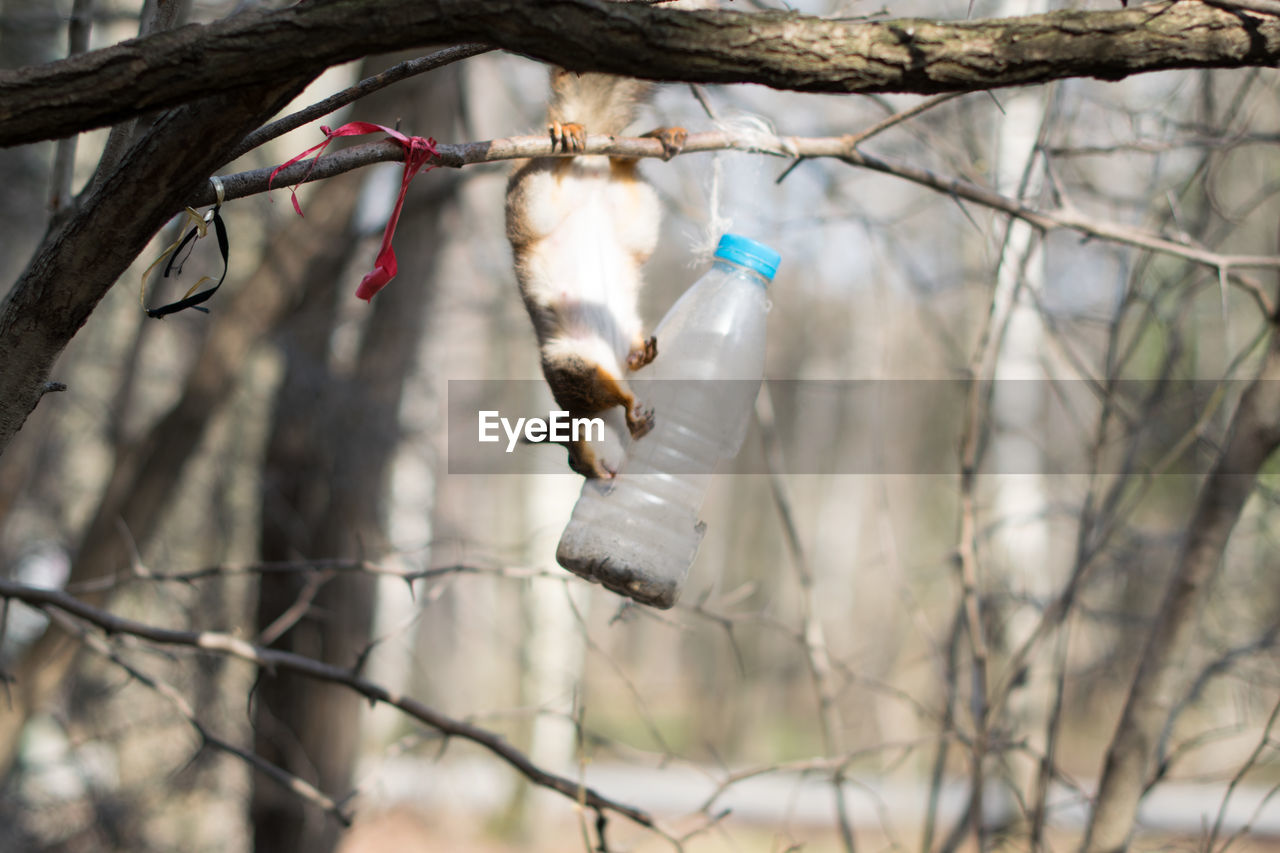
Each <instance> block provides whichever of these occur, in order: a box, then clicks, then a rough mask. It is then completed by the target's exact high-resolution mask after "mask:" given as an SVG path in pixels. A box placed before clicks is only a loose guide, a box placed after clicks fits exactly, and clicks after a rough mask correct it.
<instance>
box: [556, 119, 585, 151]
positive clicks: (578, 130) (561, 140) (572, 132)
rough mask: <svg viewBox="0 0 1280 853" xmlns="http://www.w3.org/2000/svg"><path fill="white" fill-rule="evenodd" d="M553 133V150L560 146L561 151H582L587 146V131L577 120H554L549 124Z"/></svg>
mask: <svg viewBox="0 0 1280 853" xmlns="http://www.w3.org/2000/svg"><path fill="white" fill-rule="evenodd" d="M547 132H548V133H550V134H551V150H552V151H555V150H556V146H557V145H559V146H560V150H561V151H582V150H583V149H585V148H586V147H587V131H586V128H584V127H583V126H582V125H580V124H578V123H577V122H558V121H553V122H551V123H550V124H548V125H547Z"/></svg>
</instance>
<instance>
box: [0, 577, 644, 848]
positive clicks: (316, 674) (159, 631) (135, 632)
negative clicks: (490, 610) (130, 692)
mask: <svg viewBox="0 0 1280 853" xmlns="http://www.w3.org/2000/svg"><path fill="white" fill-rule="evenodd" d="M0 598H6V599H9V598H11V599H14V600H17V601H22V602H24V603H26V604H28V605H30V606H32V607H35V608H37V609H41V610H48V609H54V610H60V611H62V612H63V613H66V614H68V615H70V616H74V617H75V618H77V619H80V620H82V621H84V622H87V623H89V624H92V625H96V626H97V627H99V628H101V629H102V630H103V631H105V632H107V633H108V634H129V635H131V636H134V637H138V638H140V639H143V640H148V641H150V642H153V643H158V644H160V645H167V646H180V647H184V648H192V649H200V650H203V651H206V652H213V653H215V654H222V655H227V656H229V657H235V658H239V659H240V660H244V661H247V662H249V663H252V664H254V665H256V666H259V667H262V668H263V669H265V670H267V671H269V672H271V671H275V670H288V671H290V672H297V673H300V674H302V675H305V676H308V677H310V678H315V679H317V680H319V681H325V682H329V683H331V684H337V685H340V686H343V687H346V688H348V689H350V690H353V691H355V692H356V693H359V694H360V695H362V696H364V697H365V698H367V699H368V700H369V701H370V702H373V703H377V702H383V703H385V704H387V705H391V706H393V707H395V708H398V709H400V710H401V711H403V712H404V713H405V714H408V715H409V716H410V717H413V718H414V719H416V720H418V721H420V722H422V723H425V724H426V725H428V726H430V727H432V728H434V729H436V730H438V731H440V732H442V733H443V734H445V735H448V736H450V737H456V738H461V739H463V740H468V741H471V742H472V743H475V744H478V745H480V746H482V747H484V748H485V749H487V750H489V751H490V752H491V753H493V754H494V755H496V756H497V757H498V758H500V759H502V760H503V761H505V762H507V763H508V764H510V765H511V766H512V767H513V768H515V769H516V770H517V771H518V772H519V773H521V774H522V775H523V776H524V777H525V778H527V779H528V780H529V781H530V782H532V783H534V784H535V785H539V786H541V787H544V788H549V789H550V790H553V791H556V792H558V793H560V794H563V795H564V796H566V797H568V798H569V799H570V800H574V801H575V802H576V801H579V800H581V802H583V803H584V804H586V805H587V806H590V807H591V808H594V809H607V810H609V811H612V812H615V813H617V814H620V815H622V816H624V817H626V818H628V819H629V820H632V821H634V822H635V823H638V824H640V825H641V826H643V827H646V828H648V829H653V830H656V831H661V829H660V828H659V827H658V826H657V825H656V824H655V822H654V819H653V818H652V817H651V816H650V815H649V814H648V813H647V812H645V811H642V810H641V809H638V808H635V807H633V806H628V805H626V804H625V803H620V802H617V801H616V800H611V799H609V798H608V797H605V796H603V795H601V794H599V793H598V792H596V791H595V790H594V789H592V788H583V787H582V786H580V785H579V784H578V783H577V782H576V781H574V780H572V779H568V778H565V777H563V776H558V775H556V774H554V773H551V772H548V771H546V770H543V769H542V768H541V767H538V766H537V765H536V764H534V763H533V762H532V761H530V760H529V758H528V757H527V756H525V755H524V753H522V752H520V751H519V750H517V749H516V748H515V747H513V746H512V745H511V744H510V743H508V742H507V741H506V740H505V739H504V738H503V737H501V736H500V735H497V734H495V733H493V732H490V731H487V730H485V729H481V728H478V727H477V726H473V725H471V724H469V723H466V722H463V721H461V720H455V719H453V718H451V717H446V716H445V715H443V714H441V713H440V712H438V711H436V710H435V709H433V708H431V707H429V706H427V705H425V704H423V703H422V702H419V701H418V700H416V699H413V698H412V697H409V696H403V695H400V694H398V693H393V692H391V691H390V690H388V689H387V688H385V687H383V686H382V685H380V684H375V683H374V682H372V681H369V680H367V679H365V678H361V677H360V676H357V675H355V674H353V673H352V672H350V671H349V670H346V669H342V668H339V667H336V666H332V665H330V664H326V663H322V662H321V661H318V660H314V659H313V658H309V657H306V656H305V655H299V654H295V653H293V652H286V651H281V650H279V649H268V648H264V647H262V646H258V645H254V644H253V643H250V642H248V641H246V640H243V639H241V638H239V637H234V636H231V635H230V634H224V633H219V632H216V631H183V630H177V629H172V628H161V627H158V626H155V625H149V624H146V623H144V622H138V621H136V620H133V619H126V618H124V617H122V616H117V615H115V614H114V613H110V612H108V611H106V610H102V609H99V608H97V607H91V606H90V605H88V604H85V603H84V602H82V601H80V600H79V599H76V598H74V597H73V596H70V595H68V594H67V593H65V592H62V591H61V590H56V589H40V588H36V587H30V586H25V585H23V584H18V583H13V582H12V581H9V580H4V579H0Z"/></svg>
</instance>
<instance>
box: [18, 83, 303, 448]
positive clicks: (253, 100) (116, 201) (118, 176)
mask: <svg viewBox="0 0 1280 853" xmlns="http://www.w3.org/2000/svg"><path fill="white" fill-rule="evenodd" d="M307 82H308V80H307V79H305V78H300V77H296V76H295V77H291V78H286V79H282V80H274V81H272V82H270V83H267V84H264V85H262V86H261V87H260V88H258V89H254V90H243V91H240V92H238V93H236V94H234V95H217V96H214V97H211V98H208V99H205V100H202V101H200V102H198V103H195V104H192V105H190V106H189V107H186V108H183V109H180V110H174V111H173V112H170V113H167V114H165V115H163V116H161V117H160V119H158V120H157V122H156V124H155V125H154V127H153V128H152V130H151V131H150V132H149V133H147V135H145V136H144V137H143V138H142V139H140V140H139V141H138V142H137V143H136V144H135V145H134V146H133V147H132V148H131V149H130V150H129V152H128V153H127V154H126V155H125V157H124V160H123V161H122V162H121V164H120V166H119V168H117V169H116V170H115V171H113V172H112V173H111V174H110V175H107V176H105V177H104V178H103V180H102V181H101V182H99V183H96V184H95V185H94V187H93V188H92V189H91V190H89V191H87V192H86V193H82V194H81V197H82V199H83V200H82V202H81V203H80V204H79V205H78V206H77V209H76V213H75V214H74V215H73V216H72V217H71V218H69V219H68V220H67V221H66V222H65V223H63V224H62V225H61V226H60V227H59V228H58V229H57V230H56V231H55V232H53V233H51V234H50V235H48V236H47V237H46V238H45V240H44V242H43V244H42V245H41V246H40V248H39V249H38V250H37V251H36V254H35V257H34V258H32V260H31V263H30V264H29V265H28V266H27V269H26V271H25V272H24V273H23V275H22V277H21V278H19V279H18V281H17V283H16V284H15V285H14V286H13V289H12V290H10V292H9V294H8V296H7V297H6V298H5V300H4V302H3V303H2V304H0V364H3V365H4V366H5V367H4V370H2V371H0V454H3V453H4V449H5V447H7V446H8V443H9V441H10V439H12V437H13V435H14V434H15V433H16V432H17V431H18V430H19V429H20V428H21V427H22V424H23V422H24V421H25V420H26V418H27V415H28V414H30V413H31V410H32V409H33V408H35V405H36V403H37V402H38V401H39V399H40V396H41V394H42V393H43V389H44V387H45V382H46V380H47V379H48V374H49V370H50V368H51V367H52V365H53V362H54V360H55V359H56V358H57V357H58V355H59V354H60V353H61V352H62V349H63V347H65V346H66V344H67V342H68V341H70V340H71V338H72V336H73V335H74V334H75V333H76V331H77V330H78V329H79V328H80V326H81V325H83V324H84V322H85V321H86V320H87V319H88V318H89V314H90V313H91V312H92V311H93V309H94V307H95V306H96V305H97V304H98V301H99V300H100V299H101V298H102V297H103V296H104V295H105V294H106V292H107V290H108V289H109V288H110V287H111V285H112V284H114V283H115V281H116V279H117V278H118V277H119V276H120V274H121V273H123V272H124V271H125V270H126V269H128V267H129V264H131V263H133V260H134V258H136V257H137V256H138V253H139V252H141V251H142V249H143V247H145V246H146V244H147V242H148V241H149V240H150V239H151V237H152V235H154V234H155V233H156V231H158V230H159V229H160V226H162V225H164V223H165V222H166V221H167V220H168V219H169V218H170V217H172V216H173V214H174V213H176V212H178V211H179V210H181V209H182V205H183V203H184V201H185V200H186V199H187V198H188V197H189V196H190V195H192V194H193V193H194V192H195V191H196V187H197V186H199V185H200V184H201V183H207V177H208V175H209V174H210V173H212V172H213V170H214V169H216V168H217V167H218V166H219V165H221V164H222V163H225V162H226V159H225V157H224V156H223V155H224V154H225V153H226V152H227V151H229V150H230V149H231V148H232V147H233V146H235V145H236V144H237V143H238V142H239V141H240V140H241V139H243V138H244V135H245V133H247V132H248V131H249V130H250V129H251V128H254V127H257V126H258V125H259V124H261V123H262V121H263V120H264V119H266V118H267V117H269V116H271V115H272V114H274V113H275V112H276V111H277V110H279V109H280V108H281V107H282V106H284V104H286V103H288V101H289V100H290V99H291V98H292V97H293V96H294V95H296V94H297V93H298V92H299V91H300V90H301V89H302V88H303V86H305V85H306V83H307ZM140 188H141V191H139V189H140Z"/></svg>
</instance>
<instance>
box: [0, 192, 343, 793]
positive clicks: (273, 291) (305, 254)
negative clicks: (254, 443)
mask: <svg viewBox="0 0 1280 853" xmlns="http://www.w3.org/2000/svg"><path fill="white" fill-rule="evenodd" d="M356 183H357V179H356V178H355V177H354V176H353V177H351V178H344V179H342V180H340V181H337V182H333V183H328V184H326V185H325V186H324V187H323V191H324V193H325V195H326V197H327V199H326V200H327V202H328V203H327V204H324V205H317V208H318V209H317V210H316V211H315V212H314V213H313V214H312V215H311V217H309V218H308V219H306V220H298V221H296V222H294V223H292V224H291V225H290V227H288V228H285V229H284V230H282V231H281V232H280V233H279V234H278V235H277V237H276V238H275V239H274V240H272V242H271V245H270V246H269V247H268V251H267V254H266V259H265V261H264V263H263V265H262V266H261V267H260V268H259V270H258V271H257V272H256V273H255V274H254V275H253V276H251V277H250V278H249V280H248V281H246V282H245V283H244V286H243V287H242V288H241V289H240V290H239V292H237V293H236V294H235V297H234V299H232V300H231V301H230V302H229V303H226V304H225V307H221V308H219V309H217V310H216V313H214V314H213V315H212V316H213V327H212V329H210V332H209V335H208V336H207V337H206V338H205V341H204V344H203V346H202V347H201V350H200V353H199V355H198V356H197V357H196V361H195V365H194V366H193V368H192V370H191V373H190V374H189V375H188V376H187V379H186V383H185V386H184V388H183V392H182V396H181V398H180V399H179V400H178V402H177V403H176V404H175V405H174V407H173V408H172V409H171V410H170V411H169V412H168V413H166V414H165V415H164V417H162V418H161V419H160V420H159V421H158V422H157V423H156V424H155V426H153V427H152V428H151V429H150V430H148V431H147V432H146V433H145V434H144V435H142V436H141V437H139V439H138V441H137V442H135V443H134V444H133V446H131V447H130V448H127V449H126V450H125V451H124V452H123V453H121V455H120V456H119V458H118V459H117V460H116V464H115V468H114V470H113V471H112V474H111V478H110V480H109V481H108V484H107V487H106V489H105V490H104V492H103V495H102V497H101V498H100V499H99V502H98V507H97V510H96V511H95V512H94V516H93V518H92V519H91V520H90V522H89V525H88V527H87V528H86V531H85V534H84V536H83V538H82V540H81V542H80V544H79V547H78V548H77V549H76V554H75V557H74V559H73V560H72V564H71V577H70V578H69V581H68V582H69V583H72V584H86V583H91V582H93V581H103V580H109V579H111V578H112V577H115V576H119V575H121V574H123V573H126V572H127V570H128V569H129V564H130V560H131V559H132V557H133V555H132V553H131V551H130V547H129V546H130V544H131V543H130V540H132V544H133V545H136V547H138V548H139V549H145V548H146V546H147V543H148V541H149V540H150V538H151V536H152V534H153V532H154V531H155V529H156V528H157V526H158V525H159V524H160V521H161V520H162V518H163V514H164V511H165V509H166V507H167V506H168V504H169V501H170V499H171V497H172V496H173V493H174V491H175V489H176V488H177V486H178V484H179V483H180V482H181V481H182V475H183V472H184V470H185V467H186V464H187V462H188V460H189V459H190V458H191V456H192V454H193V453H194V452H195V451H196V449H197V448H198V447H199V445H200V442H201V439H202V437H203V435H204V432H205V428H206V427H207V426H208V425H209V424H210V423H211V422H212V420H213V415H214V413H215V412H216V411H217V410H218V408H219V407H220V406H221V405H222V404H223V403H224V402H225V401H226V399H227V398H228V397H229V396H230V395H231V393H232V392H233V391H234V390H235V388H236V380H237V377H238V376H239V375H240V374H241V372H242V370H243V368H244V365H245V363H246V361H247V360H248V359H249V357H250V355H251V354H252V353H253V351H254V347H255V345H256V344H257V343H258V342H259V341H260V340H261V339H262V337H263V336H264V335H266V334H267V333H268V332H269V331H270V330H271V329H272V328H273V327H275V325H276V324H277V323H278V322H279V321H280V319H281V318H282V317H284V316H286V315H287V314H289V313H290V312H291V311H292V310H293V309H294V307H295V306H296V303H297V302H298V294H299V292H300V291H301V285H300V282H303V281H306V280H307V278H308V276H307V271H308V269H310V271H311V273H312V274H313V275H318V274H324V273H325V272H327V271H328V270H329V269H330V265H331V264H332V259H331V257H330V255H328V254H326V250H327V249H328V248H329V247H328V246H327V245H326V243H325V241H324V234H325V230H324V229H325V224H326V222H327V221H329V220H330V219H333V218H334V217H338V218H339V221H340V222H345V221H346V219H347V218H348V217H349V216H350V211H351V210H352V209H353V208H354V206H355V184H356ZM309 265H310V267H309ZM223 292H225V291H223ZM147 322H152V321H150V320H148V321H147ZM122 527H123V528H124V529H125V530H127V534H126V533H124V532H122V529H121V528H122ZM108 595H109V593H108V592H107V591H98V592H85V593H83V594H82V595H81V598H82V599H83V600H84V601H86V602H87V603H89V604H93V605H96V604H99V603H102V602H104V601H105V600H106V599H107V597H108ZM79 648H80V644H79V643H78V642H77V641H75V640H74V639H73V638H71V637H68V636H67V635H66V633H65V632H63V631H61V630H59V629H58V628H56V627H50V628H49V629H48V630H46V631H45V633H44V635H43V636H42V637H41V638H40V639H39V640H38V641H37V642H36V643H35V644H34V645H32V646H31V648H30V649H28V650H27V651H26V652H25V653H24V655H23V656H22V658H21V659H20V660H19V661H18V662H17V664H16V665H15V666H14V668H13V675H14V686H13V689H12V690H11V691H10V697H9V698H10V700H11V701H9V702H7V703H0V778H2V777H3V776H4V775H5V772H6V771H7V769H8V767H9V765H10V763H11V762H12V759H13V755H14V752H15V750H16V748H17V741H18V736H19V734H20V733H21V731H22V727H23V726H24V725H25V723H26V721H27V718H28V716H29V715H30V714H31V712H32V711H34V710H36V709H37V708H39V707H41V706H42V705H43V704H44V703H45V702H46V701H47V700H48V698H49V697H50V696H51V695H52V694H53V693H54V691H55V690H56V689H57V687H58V686H59V685H60V684H61V683H62V681H63V680H64V679H65V677H66V674H67V672H68V670H69V669H70V668H71V665H72V663H73V660H74V656H75V653H76V651H77V650H78V649H79Z"/></svg>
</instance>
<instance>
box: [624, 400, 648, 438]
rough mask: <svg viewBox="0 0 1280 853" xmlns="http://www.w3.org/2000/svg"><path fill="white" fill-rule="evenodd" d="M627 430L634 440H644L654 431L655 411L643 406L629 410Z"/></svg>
mask: <svg viewBox="0 0 1280 853" xmlns="http://www.w3.org/2000/svg"><path fill="white" fill-rule="evenodd" d="M627 429H628V430H629V431H630V432H631V437H632V438H643V437H644V436H646V435H648V434H649V431H650V430H652V429H653V409H652V408H646V407H641V406H635V407H634V408H631V409H628V410H627Z"/></svg>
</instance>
